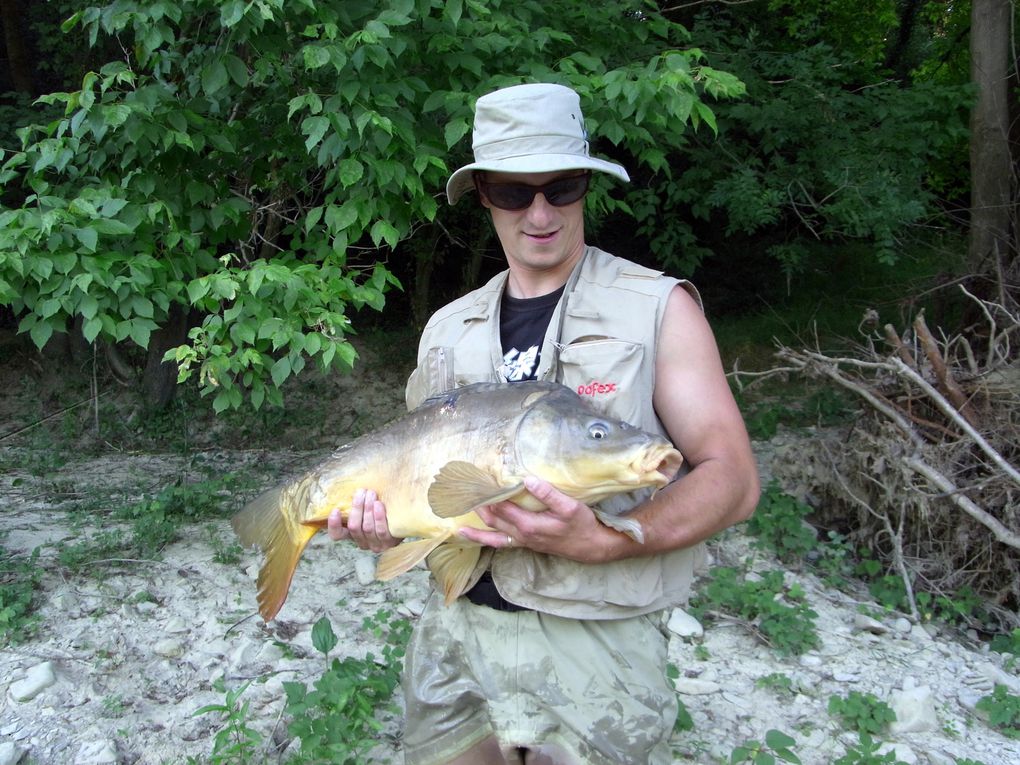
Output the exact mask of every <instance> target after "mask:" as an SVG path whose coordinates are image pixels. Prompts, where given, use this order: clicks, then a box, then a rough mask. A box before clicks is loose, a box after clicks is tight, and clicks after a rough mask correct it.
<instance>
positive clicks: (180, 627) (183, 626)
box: [163, 616, 188, 635]
mask: <svg viewBox="0 0 1020 765" xmlns="http://www.w3.org/2000/svg"><path fill="white" fill-rule="evenodd" d="M163 631H164V632H165V633H167V634H168V635H180V634H182V633H184V632H187V631H188V625H187V622H185V621H184V620H183V619H182V618H181V617H179V616H175V617H173V618H172V619H170V621H168V622H167V623H166V626H165V627H164V628H163Z"/></svg>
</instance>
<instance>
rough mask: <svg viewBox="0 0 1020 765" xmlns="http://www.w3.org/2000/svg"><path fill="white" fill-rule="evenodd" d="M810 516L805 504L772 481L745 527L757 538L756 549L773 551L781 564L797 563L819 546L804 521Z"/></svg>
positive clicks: (809, 509)
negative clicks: (783, 562) (782, 562)
mask: <svg viewBox="0 0 1020 765" xmlns="http://www.w3.org/2000/svg"><path fill="white" fill-rule="evenodd" d="M810 513H811V508H810V507H809V506H808V505H806V504H804V503H803V502H799V501H798V500H796V499H795V498H794V497H791V496H790V495H789V494H786V493H784V492H783V491H782V489H780V487H779V484H778V483H776V482H775V481H773V482H772V483H770V484H769V486H768V488H766V489H765V491H764V492H763V493H762V496H761V499H760V500H759V501H758V508H757V509H756V510H755V512H754V515H752V516H751V518H750V520H749V521H748V522H747V528H748V531H750V532H751V533H752V534H753V535H754V536H755V537H757V542H756V546H758V547H762V548H765V549H767V550H771V551H773V552H774V553H775V554H776V556H777V557H778V558H779V559H780V560H782V561H785V562H791V561H799V560H802V559H803V558H804V556H806V555H807V554H808V553H809V552H811V551H812V550H814V549H815V548H816V547H817V546H818V539H817V538H816V536H815V532H814V530H813V529H812V528H811V527H810V526H808V525H807V523H806V522H805V518H806V517H807V516H808V515H809V514H810Z"/></svg>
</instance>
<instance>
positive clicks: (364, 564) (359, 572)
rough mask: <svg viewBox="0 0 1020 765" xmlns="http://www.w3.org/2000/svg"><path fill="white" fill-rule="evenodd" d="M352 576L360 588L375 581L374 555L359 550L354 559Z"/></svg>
mask: <svg viewBox="0 0 1020 765" xmlns="http://www.w3.org/2000/svg"><path fill="white" fill-rule="evenodd" d="M354 575H355V576H356V577H357V578H358V584H360V585H361V586H362V587H367V586H368V585H370V584H372V582H374V581H375V555H373V554H372V553H370V552H368V551H367V550H359V551H358V554H357V555H356V556H355V558H354Z"/></svg>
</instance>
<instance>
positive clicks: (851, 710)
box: [829, 691, 896, 735]
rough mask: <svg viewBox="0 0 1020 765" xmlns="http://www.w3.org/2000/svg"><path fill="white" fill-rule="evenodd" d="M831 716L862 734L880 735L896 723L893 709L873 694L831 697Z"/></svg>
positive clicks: (858, 692) (854, 693) (852, 693)
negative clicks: (891, 724)
mask: <svg viewBox="0 0 1020 765" xmlns="http://www.w3.org/2000/svg"><path fill="white" fill-rule="evenodd" d="M829 714H831V715H832V716H833V717H837V718H839V720H840V721H841V722H842V723H843V725H844V727H846V728H848V729H849V730H855V731H858V732H860V733H867V734H871V735H879V734H881V733H882V732H884V731H885V730H886V729H887V728H888V727H889V724H890V723H892V722H895V721H896V713H895V712H893V710H892V707H890V706H889V705H888V704H886V703H885V702H884V701H882V700H881V699H879V698H878V697H877V696H875V695H874V694H871V693H861V692H860V691H850V693H849V694H848V695H846V696H836V695H833V696H830V697H829Z"/></svg>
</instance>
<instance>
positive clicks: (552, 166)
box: [446, 154, 630, 205]
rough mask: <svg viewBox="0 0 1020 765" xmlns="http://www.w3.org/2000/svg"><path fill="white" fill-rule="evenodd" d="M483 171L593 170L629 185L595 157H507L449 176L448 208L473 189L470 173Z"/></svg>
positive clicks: (626, 178)
mask: <svg viewBox="0 0 1020 765" xmlns="http://www.w3.org/2000/svg"><path fill="white" fill-rule="evenodd" d="M476 170H485V171H489V172H493V173H556V172H560V171H561V170H597V171H598V172H601V173H608V174H609V175H612V176H613V177H615V178H619V179H620V180H621V181H630V176H629V175H627V171H626V170H625V169H624V168H623V166H622V165H617V164H615V163H613V162H607V161H605V160H603V159H596V158H595V157H580V156H578V155H577V154H537V155H531V156H525V157H508V158H506V159H494V160H490V161H488V162H472V163H471V164H470V165H465V166H464V167H462V168H460V170H458V171H457V172H455V173H454V174H453V175H451V176H450V180H449V181H447V182H446V198H447V200H448V201H449V202H450V204H451V205H455V204H457V200H458V199H460V198H461V196H462V195H463V194H464V192H466V191H470V190H471V189H473V188H474V186H475V183H474V173H475V171H476Z"/></svg>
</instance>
